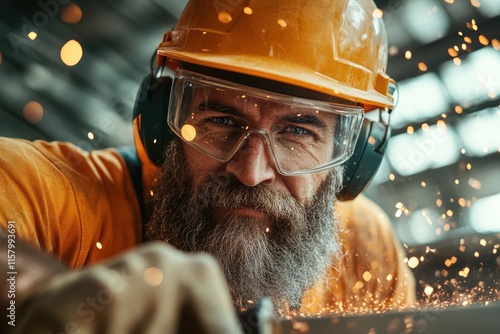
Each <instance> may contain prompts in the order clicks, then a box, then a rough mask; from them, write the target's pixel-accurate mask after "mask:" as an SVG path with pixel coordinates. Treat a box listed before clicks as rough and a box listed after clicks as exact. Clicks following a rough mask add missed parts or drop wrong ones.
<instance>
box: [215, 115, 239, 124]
mask: <svg viewBox="0 0 500 334" xmlns="http://www.w3.org/2000/svg"><path fill="white" fill-rule="evenodd" d="M210 121H211V122H213V123H215V124H219V125H236V122H235V121H234V119H233V118H231V117H210Z"/></svg>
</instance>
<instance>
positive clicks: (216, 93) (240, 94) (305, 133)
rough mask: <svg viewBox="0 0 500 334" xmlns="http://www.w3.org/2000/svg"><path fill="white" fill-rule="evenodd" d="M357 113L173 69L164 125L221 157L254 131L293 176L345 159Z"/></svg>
mask: <svg viewBox="0 0 500 334" xmlns="http://www.w3.org/2000/svg"><path fill="white" fill-rule="evenodd" d="M363 117H364V113H363V108H361V107H358V106H348V105H341V104H335V103H330V102H323V101H317V100H308V99H303V98H297V97H292V96H288V95H284V94H278V93H274V92H269V91H264V90H260V89H256V88H253V87H249V86H244V85H240V84H236V83H233V82H229V81H225V80H220V79H216V78H212V77H208V76H205V75H200V74H196V73H193V72H190V71H187V70H183V69H179V70H177V71H176V73H175V75H174V80H173V85H172V91H171V95H170V105H169V112H168V124H169V126H170V128H171V129H172V131H173V132H175V133H176V134H177V135H178V136H179V137H180V138H181V139H182V140H184V141H185V142H186V143H187V144H189V145H191V146H192V147H194V148H196V149H198V150H199V151H201V152H202V153H204V154H206V155H208V156H210V157H212V158H214V159H216V160H218V161H221V162H227V161H229V160H230V159H231V157H232V156H233V155H234V154H235V153H236V152H237V151H238V150H239V149H240V148H241V147H242V146H243V145H244V144H245V142H246V140H247V139H248V138H250V137H251V136H258V135H260V136H262V137H263V138H265V141H266V143H267V144H268V147H269V148H270V152H271V153H272V156H273V157H274V161H275V165H276V169H277V170H278V172H279V173H281V174H283V175H297V174H306V173H313V172H317V171H320V170H324V169H327V168H330V167H333V166H336V165H339V164H342V163H343V162H345V161H346V160H347V159H349V157H351V155H352V153H353V149H354V147H355V144H356V140H357V138H358V135H359V132H360V128H361V124H362V121H363Z"/></svg>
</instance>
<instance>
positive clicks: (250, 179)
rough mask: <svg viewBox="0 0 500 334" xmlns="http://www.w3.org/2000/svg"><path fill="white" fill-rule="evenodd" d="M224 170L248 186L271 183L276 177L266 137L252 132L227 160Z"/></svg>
mask: <svg viewBox="0 0 500 334" xmlns="http://www.w3.org/2000/svg"><path fill="white" fill-rule="evenodd" d="M226 172H227V173H230V174H233V175H234V176H236V177H237V178H238V179H239V180H240V182H241V183H243V184H245V185H247V186H249V187H251V186H256V185H258V184H260V183H264V184H271V183H272V182H273V181H274V180H275V178H276V169H275V168H274V160H273V157H272V155H271V152H270V150H269V148H268V147H267V143H266V139H265V138H264V137H263V136H262V135H261V134H252V135H251V136H250V137H249V138H247V140H246V141H245V143H244V144H243V146H242V147H241V148H240V149H239V150H238V152H236V154H235V155H234V156H233V157H232V158H231V159H230V160H229V161H228V162H227V164H226Z"/></svg>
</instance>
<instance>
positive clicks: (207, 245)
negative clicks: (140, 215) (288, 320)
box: [145, 140, 342, 314]
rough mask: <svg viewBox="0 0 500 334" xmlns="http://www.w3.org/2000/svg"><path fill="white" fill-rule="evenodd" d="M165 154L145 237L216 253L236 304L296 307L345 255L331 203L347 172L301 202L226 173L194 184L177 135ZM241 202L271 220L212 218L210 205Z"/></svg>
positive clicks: (277, 308)
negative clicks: (263, 302)
mask: <svg viewBox="0 0 500 334" xmlns="http://www.w3.org/2000/svg"><path fill="white" fill-rule="evenodd" d="M166 156H167V159H166V161H165V163H164V165H163V166H162V168H161V174H160V175H159V176H158V178H157V180H158V181H157V184H156V186H155V190H154V194H155V195H154V200H153V202H152V207H153V211H152V215H151V219H150V221H149V223H148V224H147V225H146V230H145V233H146V239H147V240H149V241H153V240H162V241H165V242H168V243H170V244H172V245H173V246H175V247H177V248H178V249H180V250H183V251H186V252H206V253H209V254H211V255H212V256H213V257H214V258H215V259H216V260H217V261H218V263H219V265H220V267H221V269H222V271H223V273H224V275H225V277H226V280H227V283H228V286H229V291H230V294H231V297H232V300H233V303H234V306H235V307H236V308H237V309H245V308H246V307H248V306H249V301H257V300H259V299H261V298H263V297H267V298H269V299H271V301H272V303H273V305H274V307H275V311H276V312H278V314H285V313H286V312H287V311H289V310H292V309H298V308H299V307H300V301H301V297H302V295H303V294H304V292H305V291H306V290H307V289H308V288H309V287H311V286H312V285H313V284H314V283H316V282H318V281H319V280H320V279H322V278H324V276H325V274H326V270H327V269H328V268H329V267H330V266H332V265H333V264H334V263H336V260H338V257H339V256H340V244H339V241H338V232H337V226H338V224H337V221H336V218H335V214H334V208H333V204H334V202H335V199H336V198H335V194H336V192H337V190H338V189H339V186H340V185H341V184H342V182H341V179H340V178H341V175H342V173H341V169H340V168H336V169H332V171H331V173H330V174H329V175H328V177H327V178H326V179H325V180H324V181H323V183H322V184H321V185H320V187H319V189H318V191H317V192H316V194H315V196H314V197H313V198H312V199H310V200H309V201H308V203H306V204H305V205H303V204H300V203H299V202H297V201H296V200H295V198H293V197H292V196H290V195H285V194H282V193H281V192H280V191H278V190H276V189H275V188H273V187H272V186H269V185H262V184H259V185H257V186H255V187H248V186H245V185H243V184H242V183H241V182H239V181H238V180H237V179H236V178H235V177H231V176H229V175H228V174H226V173H218V174H210V175H208V176H207V179H206V180H205V181H204V182H203V184H202V185H201V186H199V187H198V188H194V187H193V185H192V184H193V182H192V177H191V175H190V174H189V171H188V167H187V163H186V157H185V154H184V151H183V149H182V145H181V144H180V141H179V140H174V141H172V143H171V144H170V145H169V147H168V148H167V151H166ZM236 207H256V208H258V209H259V210H261V211H262V212H264V213H266V214H267V215H268V216H269V217H270V220H271V221H270V222H268V223H267V224H264V223H263V222H262V219H259V218H251V217H241V216H236V215H231V214H228V215H226V216H225V217H224V218H223V219H222V220H220V221H214V219H212V218H211V212H212V208H221V209H224V211H226V212H229V209H231V208H236ZM266 226H268V227H269V228H266ZM250 303H251V302H250Z"/></svg>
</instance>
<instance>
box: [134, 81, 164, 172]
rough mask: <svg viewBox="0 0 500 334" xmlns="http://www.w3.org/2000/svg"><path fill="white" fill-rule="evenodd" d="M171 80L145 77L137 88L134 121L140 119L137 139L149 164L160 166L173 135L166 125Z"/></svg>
mask: <svg viewBox="0 0 500 334" xmlns="http://www.w3.org/2000/svg"><path fill="white" fill-rule="evenodd" d="M171 87H172V78H170V77H160V78H156V77H155V76H154V75H152V74H149V75H147V76H146V77H145V78H144V79H143V80H142V83H141V86H140V87H139V91H138V92H137V98H136V100H135V105H134V113H133V117H134V120H135V119H137V118H138V117H140V126H139V137H140V139H141V142H142V145H143V146H144V149H145V150H146V152H147V154H148V156H149V159H150V160H151V162H153V163H155V164H156V165H161V164H162V162H163V161H164V159H165V156H164V152H165V147H166V145H167V143H168V142H169V141H170V140H171V139H172V138H173V133H172V132H171V131H170V128H169V126H168V124H167V112H168V101H169V97H170V88H171Z"/></svg>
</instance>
